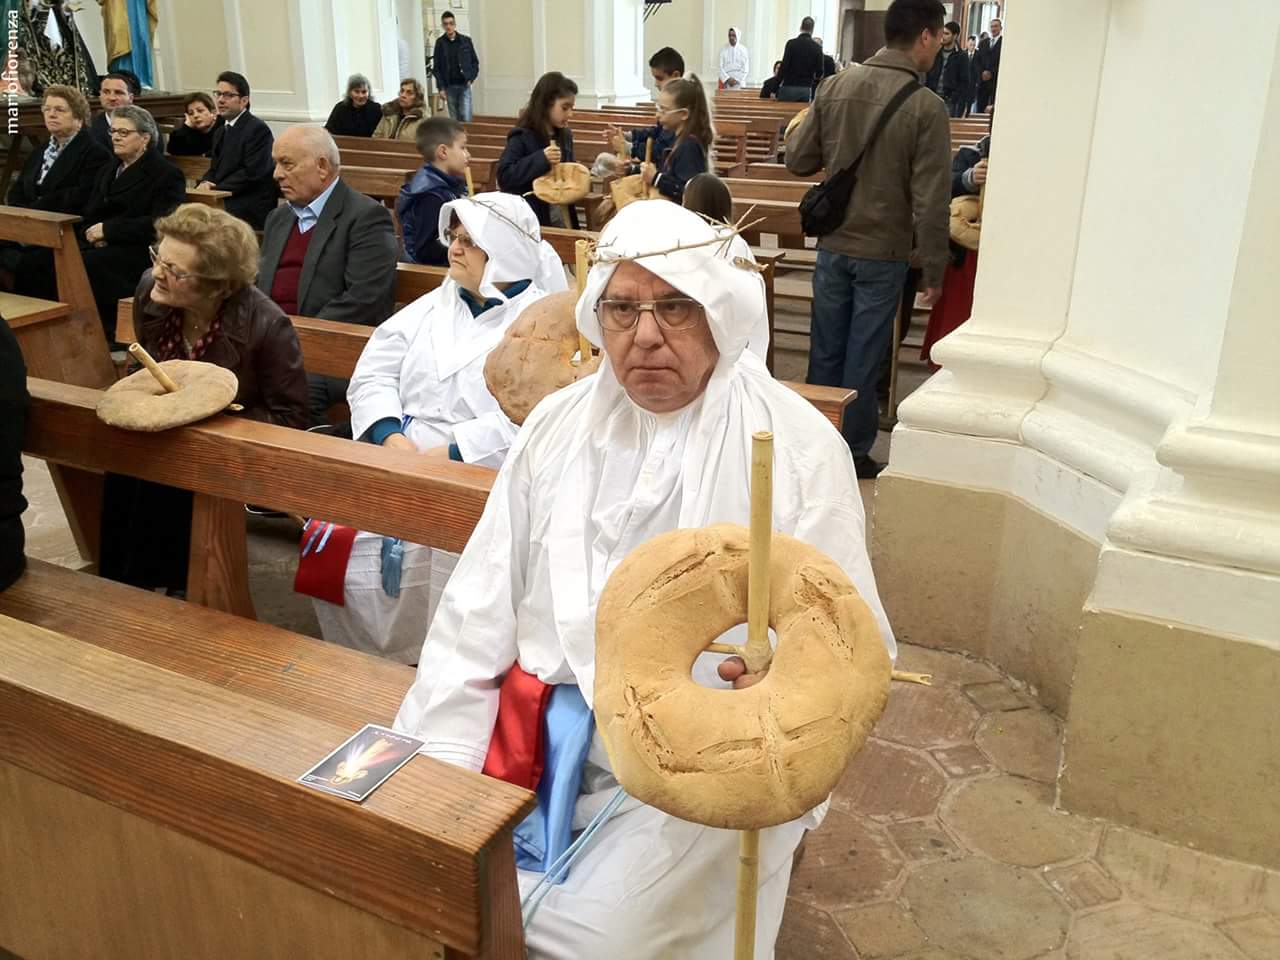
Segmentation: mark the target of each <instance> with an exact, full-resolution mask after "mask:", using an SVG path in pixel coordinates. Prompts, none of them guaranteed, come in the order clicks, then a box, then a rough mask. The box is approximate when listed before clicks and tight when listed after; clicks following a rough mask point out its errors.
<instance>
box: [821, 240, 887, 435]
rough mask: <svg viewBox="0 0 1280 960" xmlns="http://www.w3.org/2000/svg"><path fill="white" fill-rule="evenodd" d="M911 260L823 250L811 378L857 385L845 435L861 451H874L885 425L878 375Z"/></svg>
mask: <svg viewBox="0 0 1280 960" xmlns="http://www.w3.org/2000/svg"><path fill="white" fill-rule="evenodd" d="M906 276H907V265H906V263H904V262H901V261H894V260H863V259H859V258H858V257H848V256H845V255H844V254H842V253H833V252H831V251H830V250H822V249H819V250H818V260H817V265H816V266H815V268H814V271H813V314H812V317H811V320H810V324H809V376H808V378H807V379H808V381H809V383H813V384H819V385H821V386H826V387H852V388H853V389H854V390H857V391H858V397H857V399H856V400H854V401H853V403H851V404H849V408H848V409H847V410H845V414H844V429H843V432H844V438H845V440H847V441H848V442H849V449H850V450H851V451H852V452H853V455H854V456H855V457H856V456H865V455H867V454H869V453H870V451H871V445H872V444H873V443H875V442H876V430H877V429H879V426H880V411H879V408H878V406H877V404H876V379H877V376H878V374H879V372H880V364H881V361H882V360H883V359H884V355H885V353H886V352H887V351H888V349H889V341H890V339H891V338H892V336H893V316H894V313H895V312H897V309H898V304H899V303H900V302H901V300H902V284H903V281H904V280H905V279H906Z"/></svg>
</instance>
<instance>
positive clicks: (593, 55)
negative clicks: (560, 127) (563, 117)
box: [578, 0, 649, 108]
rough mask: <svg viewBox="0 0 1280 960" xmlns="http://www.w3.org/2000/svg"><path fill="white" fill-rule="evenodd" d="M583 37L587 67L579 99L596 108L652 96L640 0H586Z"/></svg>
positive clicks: (584, 60)
mask: <svg viewBox="0 0 1280 960" xmlns="http://www.w3.org/2000/svg"><path fill="white" fill-rule="evenodd" d="M582 40H583V62H584V63H585V64H586V71H585V75H584V77H583V82H582V83H580V84H579V85H578V86H579V94H578V103H580V104H581V105H582V106H583V107H586V108H594V107H598V106H600V105H601V104H605V103H619V104H634V103H643V102H644V101H646V100H648V99H649V91H648V88H647V87H646V86H645V84H644V76H645V73H646V72H647V70H648V67H647V65H646V61H647V57H646V55H645V52H644V4H643V3H642V2H641V0H596V2H592V0H584V3H583V38H582Z"/></svg>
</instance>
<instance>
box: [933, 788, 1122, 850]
mask: <svg viewBox="0 0 1280 960" xmlns="http://www.w3.org/2000/svg"><path fill="white" fill-rule="evenodd" d="M1052 801H1053V790H1052V788H1051V787H1049V786H1048V785H1046V784H1042V783H1035V782H1034V781H1031V780H1022V779H1019V778H1017V777H1000V778H998V779H995V780H975V781H973V782H972V783H966V784H962V785H961V786H959V787H958V788H957V789H956V790H955V792H954V793H953V794H951V795H949V796H948V797H947V800H946V801H945V802H944V803H943V805H942V813H941V814H940V816H941V818H942V821H943V823H945V824H946V825H947V826H948V827H950V828H951V829H952V830H953V831H954V832H955V833H956V835H957V836H959V837H960V839H961V841H962V842H963V843H965V844H966V845H968V846H969V847H970V848H971V849H973V850H977V851H978V852H980V853H984V854H986V855H987V856H989V857H994V858H995V859H997V860H1002V861H1004V862H1005V863H1012V864H1016V865H1018V866H1022V867H1039V866H1043V865H1044V864H1047V863H1057V862H1059V861H1061V860H1070V859H1074V858H1076V857H1085V856H1088V855H1089V854H1091V853H1093V852H1094V851H1095V850H1096V849H1097V846H1098V834H1099V832H1100V830H1101V828H1100V827H1098V826H1097V825H1095V824H1094V823H1093V822H1092V821H1089V820H1085V819H1083V818H1081V817H1073V816H1070V815H1069V814H1063V813H1056V812H1054V810H1053V809H1052V807H1051V806H1050V804H1051V803H1052Z"/></svg>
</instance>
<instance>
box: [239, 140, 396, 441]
mask: <svg viewBox="0 0 1280 960" xmlns="http://www.w3.org/2000/svg"><path fill="white" fill-rule="evenodd" d="M271 156H272V159H273V160H274V161H275V171H274V177H275V181H276V183H278V184H279V186H280V192H281V193H282V194H283V195H284V198H285V200H286V201H287V203H285V204H284V205H282V206H279V207H277V208H276V209H275V210H273V211H271V214H270V216H268V217H267V223H266V229H265V230H264V231H263V235H262V253H261V258H260V260H259V264H258V289H260V290H261V291H262V292H263V293H265V294H267V296H269V297H271V299H272V300H274V301H275V302H276V303H277V304H278V305H279V306H280V308H281V309H282V310H284V312H285V313H288V314H296V315H299V316H304V317H319V318H320V319H323V320H336V321H339V322H341V323H361V324H365V325H367V326H376V325H377V324H379V323H381V322H382V321H383V320H385V319H386V318H387V317H389V316H390V315H391V312H392V311H393V310H394V309H395V288H396V260H397V259H398V256H397V255H398V253H399V245H398V244H397V242H396V234H395V227H394V225H393V224H392V221H391V212H390V211H389V210H387V208H386V207H384V206H382V204H380V203H378V202H377V201H376V200H372V199H370V198H369V197H366V196H364V195H363V194H360V193H357V192H356V191H354V190H352V189H351V188H350V187H349V186H347V184H345V183H343V181H342V179H341V177H339V175H338V174H339V167H338V147H337V145H336V144H335V143H334V142H333V137H332V136H330V135H329V133H328V132H327V131H326V130H324V129H323V128H322V127H311V126H296V127H290V128H289V129H288V130H286V131H285V132H284V133H282V134H281V135H280V139H279V140H277V141H276V142H275V145H274V147H273V148H272V151H271ZM307 384H308V387H309V390H310V393H311V415H312V420H313V422H314V423H323V422H324V416H325V412H326V411H327V410H328V409H329V407H330V406H332V405H333V404H334V403H336V402H338V401H340V400H343V399H344V398H345V397H346V389H347V385H346V381H345V380H336V379H334V378H332V377H322V376H316V375H313V374H308V376H307Z"/></svg>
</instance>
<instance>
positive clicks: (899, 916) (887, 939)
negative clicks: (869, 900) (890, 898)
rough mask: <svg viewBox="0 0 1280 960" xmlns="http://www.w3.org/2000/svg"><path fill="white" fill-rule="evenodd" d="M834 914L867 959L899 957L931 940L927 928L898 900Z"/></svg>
mask: <svg viewBox="0 0 1280 960" xmlns="http://www.w3.org/2000/svg"><path fill="white" fill-rule="evenodd" d="M834 916H835V920H836V923H838V924H840V927H841V929H842V930H844V935H845V936H846V937H848V938H849V939H850V940H851V941H853V945H854V947H856V948H857V950H858V956H860V957H862V958H863V960H880V958H882V957H897V956H899V955H900V954H902V953H905V952H906V951H908V950H915V949H916V948H918V947H923V946H925V945H926V944H927V943H928V941H927V940H926V939H925V935H924V931H923V930H921V929H920V928H919V927H918V926H916V924H915V921H914V920H912V919H911V915H910V914H909V913H907V911H906V910H904V909H903V908H902V906H901V905H900V904H898V903H873V904H871V905H869V906H866V907H857V908H855V909H852V910H838V911H836V912H835V913H834Z"/></svg>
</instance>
